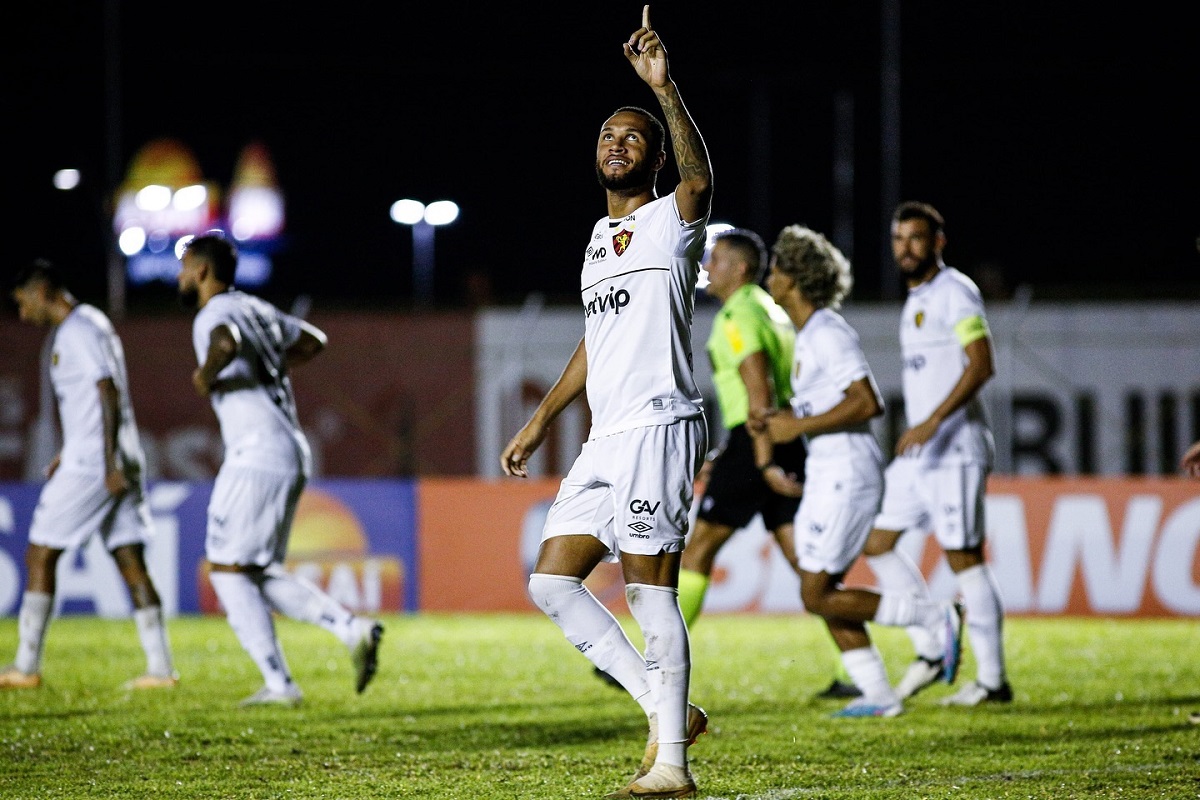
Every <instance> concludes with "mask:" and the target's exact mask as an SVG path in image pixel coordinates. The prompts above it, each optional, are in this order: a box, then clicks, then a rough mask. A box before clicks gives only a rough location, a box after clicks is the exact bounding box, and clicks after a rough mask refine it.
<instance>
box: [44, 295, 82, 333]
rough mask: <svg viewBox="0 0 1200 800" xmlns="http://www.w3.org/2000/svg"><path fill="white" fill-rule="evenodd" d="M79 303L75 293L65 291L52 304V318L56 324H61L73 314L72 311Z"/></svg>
mask: <svg viewBox="0 0 1200 800" xmlns="http://www.w3.org/2000/svg"><path fill="white" fill-rule="evenodd" d="M77 305H79V301H78V300H76V299H75V297H74V296H73V295H71V294H70V293H69V292H63V293H62V294H60V295H59V296H58V297H57V298H55V300H54V302H53V303H51V304H50V320H51V321H52V322H53V323H54V324H55V325H61V324H62V321H63V320H64V319H66V318H67V317H69V316H70V315H71V312H72V311H74V310H75V306H77Z"/></svg>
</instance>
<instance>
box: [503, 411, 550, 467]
mask: <svg viewBox="0 0 1200 800" xmlns="http://www.w3.org/2000/svg"><path fill="white" fill-rule="evenodd" d="M545 436H546V432H545V430H544V429H542V428H541V427H540V426H536V425H534V424H533V423H532V422H531V423H529V424H527V425H526V426H525V427H524V428H522V429H521V430H520V431H519V432H518V433H517V435H516V436H514V437H513V438H512V439H511V440H510V441H509V443H508V445H507V446H506V447H505V448H504V452H503V453H501V454H500V469H502V470H504V474H505V475H508V476H510V477H513V478H528V477H529V470H528V468H527V466H526V464H527V462H528V461H529V457H530V456H532V455H533V454H534V451H536V450H537V449H538V446H539V445H540V444H541V443H542V439H544V438H545Z"/></svg>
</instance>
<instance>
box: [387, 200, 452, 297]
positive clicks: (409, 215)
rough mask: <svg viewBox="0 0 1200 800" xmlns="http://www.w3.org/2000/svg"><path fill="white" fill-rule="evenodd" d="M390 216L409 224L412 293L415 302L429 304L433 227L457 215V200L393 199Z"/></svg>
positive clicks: (432, 268)
mask: <svg viewBox="0 0 1200 800" xmlns="http://www.w3.org/2000/svg"><path fill="white" fill-rule="evenodd" d="M390 216H391V218H392V221H393V222H396V223H398V224H400V225H408V226H410V227H411V228H412V237H413V295H414V296H415V298H416V302H417V304H418V305H429V304H430V303H431V302H432V301H433V270H434V256H433V253H434V250H433V231H434V229H435V228H436V227H437V226H439V225H449V224H450V223H452V222H454V221H455V220H456V219H458V204H457V203H455V202H454V201H453V200H437V201H435V202H433V203H430V204H429V205H425V204H424V203H422V202H421V201H420V200H410V199H405V200H397V201H396V202H394V203H392V208H391V212H390Z"/></svg>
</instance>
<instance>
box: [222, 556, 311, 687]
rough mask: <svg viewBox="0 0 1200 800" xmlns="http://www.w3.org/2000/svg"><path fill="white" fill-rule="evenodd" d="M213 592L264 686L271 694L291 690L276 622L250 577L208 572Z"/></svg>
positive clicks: (290, 676) (290, 681) (290, 677)
mask: <svg viewBox="0 0 1200 800" xmlns="http://www.w3.org/2000/svg"><path fill="white" fill-rule="evenodd" d="M208 577H209V580H210V581H211V582H212V587H213V591H215V592H216V593H217V597H218V598H220V600H221V605H223V606H224V607H225V618H226V619H228V620H229V626H230V627H231V628H233V632H234V634H235V635H236V636H237V638H238V641H239V642H241V645H242V649H243V650H245V651H246V652H247V653H248V654H249V655H250V658H252V659H254V663H255V664H256V665H257V666H258V671H259V672H261V673H262V676H263V682H264V683H265V684H266V685H267V688H268V689H270V690H271V691H273V692H287V691H292V690H294V686H295V685H294V683H293V682H292V675H291V672H289V671H288V666H287V661H285V660H284V657H283V648H282V647H281V646H280V644H279V639H278V637H276V635H275V621H274V620H273V619H272V618H271V609H269V608H267V603H266V600H264V599H263V596H262V592H260V591H259V588H258V586H257V585H256V584H255V583H254V581H253V580H251V579H250V577H249V576H248V575H246V574H244V573H241V572H210V573H209V575H208Z"/></svg>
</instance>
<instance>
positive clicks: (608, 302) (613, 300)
mask: <svg viewBox="0 0 1200 800" xmlns="http://www.w3.org/2000/svg"><path fill="white" fill-rule="evenodd" d="M627 305H629V292H627V291H626V290H624V289H613V287H611V286H610V287H608V294H600V293H599V292H597V293H596V296H595V297H593V298H592V301H591V302H590V303H588V304H587V305H585V306H584V307H583V310H584V316H585V317H590V316H591V315H592V314H600V313H603V312H605V311H613V312H615V313H617V314H620V313H621V309H622V308H624V307H625V306H627Z"/></svg>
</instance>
